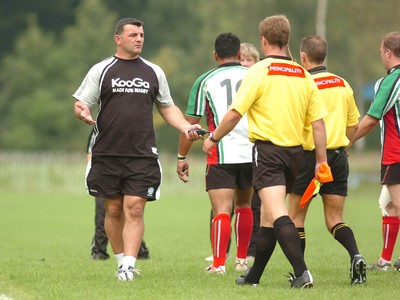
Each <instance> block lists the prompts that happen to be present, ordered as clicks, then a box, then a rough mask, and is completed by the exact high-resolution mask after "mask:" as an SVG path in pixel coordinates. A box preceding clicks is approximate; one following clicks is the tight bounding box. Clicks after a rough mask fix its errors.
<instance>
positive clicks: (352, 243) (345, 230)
mask: <svg viewBox="0 0 400 300" xmlns="http://www.w3.org/2000/svg"><path fill="white" fill-rule="evenodd" d="M331 234H332V235H333V237H334V238H335V240H337V241H338V242H339V243H341V244H342V245H343V247H344V248H345V249H346V250H347V252H348V253H349V255H350V260H352V259H353V257H354V255H356V254H359V252H358V247H357V242H356V239H355V238H354V233H353V230H351V228H350V227H349V226H347V224H345V223H337V224H336V225H335V226H333V227H332V229H331Z"/></svg>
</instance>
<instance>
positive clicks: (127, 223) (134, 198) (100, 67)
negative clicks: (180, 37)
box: [73, 18, 201, 281]
mask: <svg viewBox="0 0 400 300" xmlns="http://www.w3.org/2000/svg"><path fill="white" fill-rule="evenodd" d="M114 41H115V43H116V54H115V55H114V56H111V57H109V58H107V59H105V60H103V61H101V62H99V63H98V64H96V65H94V66H93V67H92V68H91V69H90V71H89V72H88V74H87V75H86V77H85V79H84V80H83V82H82V84H81V86H80V87H79V88H78V90H77V91H76V92H75V93H74V95H73V97H74V98H75V100H76V101H75V106H74V113H75V115H76V116H77V117H78V118H79V119H81V120H82V121H84V122H85V123H87V124H91V125H92V124H94V130H95V143H94V145H93V148H92V158H91V161H90V162H89V164H88V170H87V177H86V183H87V187H88V192H89V194H90V195H92V196H94V197H103V198H106V202H105V204H106V218H105V229H106V232H107V236H108V238H109V241H110V244H111V247H112V250H113V252H114V255H115V256H116V258H117V261H118V270H117V272H116V276H117V278H118V279H120V280H124V281H127V280H134V279H135V274H140V271H139V270H138V269H137V268H135V264H136V258H137V254H138V251H139V248H140V245H141V241H142V239H143V234H144V221H143V215H144V209H145V205H146V202H147V201H152V200H156V199H158V198H159V187H160V183H161V167H160V164H159V160H158V153H157V146H156V141H155V133H154V127H153V115H152V111H153V104H155V105H156V107H157V110H158V112H159V113H160V115H161V116H162V117H163V118H164V119H165V121H166V122H167V123H168V124H169V125H171V126H172V127H174V128H175V129H177V130H178V131H179V132H181V133H182V134H184V136H185V138H187V139H190V140H191V141H195V140H197V139H199V138H200V137H199V135H198V134H197V133H196V132H195V131H194V130H195V129H200V128H201V126H200V125H198V124H194V125H192V124H190V123H189V122H188V121H186V120H185V118H184V116H183V114H182V112H181V111H180V110H179V108H178V107H177V106H175V105H174V102H173V100H172V98H171V95H170V91H169V86H168V83H167V79H166V77H165V74H164V72H163V71H162V69H161V68H160V67H159V66H157V65H155V64H153V63H151V62H149V61H147V60H145V59H143V58H142V57H140V53H141V52H142V47H143V42H144V30H143V22H142V21H139V20H136V19H133V18H125V19H121V20H120V21H118V23H117V25H116V29H115V35H114ZM95 105H98V107H99V111H98V115H97V120H96V121H95V120H94V119H93V118H92V116H91V112H90V108H92V107H94V106H95Z"/></svg>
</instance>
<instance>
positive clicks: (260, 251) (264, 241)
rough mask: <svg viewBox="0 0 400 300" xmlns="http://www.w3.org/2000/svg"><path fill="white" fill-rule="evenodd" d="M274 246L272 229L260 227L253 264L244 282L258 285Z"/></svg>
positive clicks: (274, 240)
mask: <svg viewBox="0 0 400 300" xmlns="http://www.w3.org/2000/svg"><path fill="white" fill-rule="evenodd" d="M275 245H276V238H275V233H274V229H273V228H271V227H261V228H260V230H259V232H258V237H257V242H256V256H255V259H254V264H253V266H252V267H251V270H250V272H249V274H247V276H246V282H248V283H259V282H260V278H261V275H262V274H263V272H264V269H265V266H266V265H267V263H268V261H269V259H270V258H271V255H272V253H273V252H274V249H275Z"/></svg>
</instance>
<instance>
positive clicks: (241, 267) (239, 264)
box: [235, 257, 249, 272]
mask: <svg viewBox="0 0 400 300" xmlns="http://www.w3.org/2000/svg"><path fill="white" fill-rule="evenodd" d="M248 268H249V265H248V263H247V259H246V258H237V257H236V261H235V270H236V271H238V272H246V271H247V269H248Z"/></svg>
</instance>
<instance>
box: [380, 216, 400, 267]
mask: <svg viewBox="0 0 400 300" xmlns="http://www.w3.org/2000/svg"><path fill="white" fill-rule="evenodd" d="M398 233H399V219H398V218H397V217H395V216H385V217H382V236H383V249H382V255H381V257H382V258H383V259H384V260H387V261H391V260H392V254H393V249H394V245H395V244H396V239H397V234H398Z"/></svg>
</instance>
